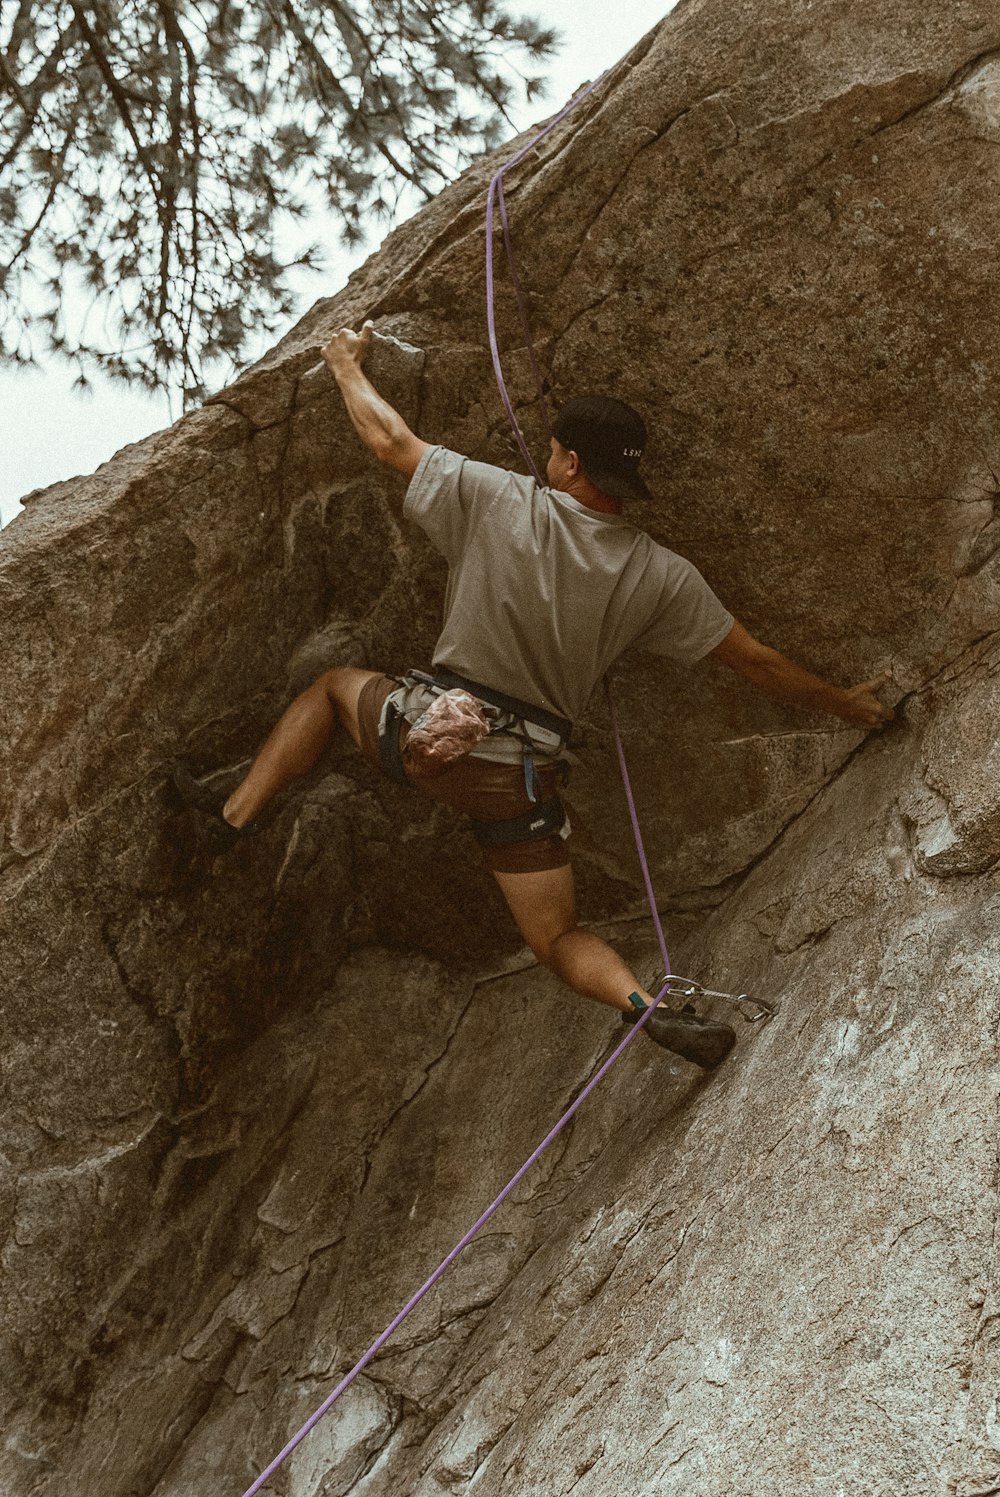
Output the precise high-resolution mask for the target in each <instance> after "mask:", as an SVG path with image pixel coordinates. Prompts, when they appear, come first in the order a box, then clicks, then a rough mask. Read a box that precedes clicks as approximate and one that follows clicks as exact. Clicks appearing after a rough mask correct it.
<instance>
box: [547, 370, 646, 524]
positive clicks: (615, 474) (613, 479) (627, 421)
mask: <svg viewBox="0 0 1000 1497" xmlns="http://www.w3.org/2000/svg"><path fill="white" fill-rule="evenodd" d="M552 435H553V436H554V437H555V439H556V441H557V442H558V443H559V444H560V446H562V447H565V448H566V449H567V451H569V452H575V453H576V455H577V456H578V457H579V459H580V462H581V464H582V466H583V471H584V473H585V474H586V475H587V477H588V478H589V479H590V481H591V483H592V484H593V485H594V487H595V488H596V489H600V491H601V493H602V494H607V495H608V497H609V498H611V499H652V497H653V496H652V494H651V493H650V492H649V490H648V489H647V487H646V485H645V484H644V483H643V481H642V479H641V478H640V477H639V460H640V458H641V457H642V454H643V449H644V448H645V446H646V426H645V422H644V421H643V419H642V417H641V416H640V415H639V412H638V411H634V410H633V409H632V407H631V406H630V405H626V404H625V402H624V401H623V400H615V399H614V397H613V396H611V395H574V396H573V398H572V400H567V402H566V404H565V405H564V406H563V407H562V409H561V410H560V412H559V414H558V416H556V419H555V421H554V422H553V423H552Z"/></svg>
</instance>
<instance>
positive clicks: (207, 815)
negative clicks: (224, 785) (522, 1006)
mask: <svg viewBox="0 0 1000 1497" xmlns="http://www.w3.org/2000/svg"><path fill="white" fill-rule="evenodd" d="M171 783H172V785H173V787H174V790H175V791H176V792H177V795H178V797H179V799H180V801H181V803H182V805H184V806H185V807H186V808H187V810H189V811H193V812H194V813H195V822H196V825H197V827H198V831H199V832H200V833H201V835H202V837H203V839H204V840H205V841H206V842H207V843H208V844H209V845H210V850H211V851H213V852H225V851H226V849H227V848H230V847H232V846H233V845H234V843H236V842H239V840H240V839H241V838H242V837H252V836H253V835H254V834H255V833H256V832H259V831H260V823H259V822H256V821H251V822H250V823H249V825H247V826H230V824H229V822H228V821H227V820H226V819H225V817H224V816H223V814H222V808H223V806H224V805H225V804H226V801H227V799H228V797H227V796H226V795H224V794H223V793H222V792H221V791H219V790H213V789H212V787H211V786H210V785H204V784H202V782H201V781H200V780H196V779H195V778H194V776H193V775H192V774H190V773H189V772H188V770H186V769H185V768H184V766H183V765H182V764H179V765H178V766H177V768H176V769H175V770H174V772H173V774H172V775H171Z"/></svg>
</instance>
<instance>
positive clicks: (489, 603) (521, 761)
mask: <svg viewBox="0 0 1000 1497" xmlns="http://www.w3.org/2000/svg"><path fill="white" fill-rule="evenodd" d="M372 334H373V326H372V323H371V322H366V323H365V324H364V327H363V328H362V330H361V332H360V333H356V332H354V331H352V330H351V329H349V328H342V329H341V330H340V331H339V332H337V333H335V334H334V335H333V337H332V338H331V339H330V341H329V343H328V344H327V345H326V347H325V348H324V349H323V351H322V353H323V359H324V361H325V362H326V364H327V366H328V368H329V370H330V372H331V373H332V375H333V377H334V378H335V380H336V381H337V384H338V386H339V388H340V393H341V396H342V398H343V400H344V402H345V405H346V407H347V412H348V414H349V416H350V419H351V421H352V422H353V424H354V426H355V429H356V430H357V432H358V435H359V436H360V438H361V440H362V441H363V442H364V444H365V445H366V446H367V447H368V448H369V449H370V450H371V451H372V452H373V453H374V454H375V456H376V457H377V458H379V459H380V460H381V461H382V462H383V463H385V464H387V465H388V466H389V467H390V468H393V469H395V470H396V471H397V472H398V473H401V474H402V475H403V476H404V477H405V478H406V479H407V480H409V485H408V488H407V490H406V495H405V499H404V500H403V504H402V514H403V515H404V516H405V517H406V518H407V519H410V520H413V521H415V523H416V524H418V525H419V526H420V527H421V528H422V529H423V530H424V531H425V532H426V534H427V535H428V537H429V538H430V540H431V542H432V544H433V545H434V546H435V548H436V549H437V550H438V551H440V552H441V553H442V554H443V555H444V557H445V559H446V560H447V562H448V566H449V576H448V587H447V593H446V597H445V618H444V627H443V631H442V633H441V635H440V638H439V640H438V643H437V646H436V648H435V651H434V661H433V668H432V672H431V673H430V674H429V675H425V674H422V673H420V672H411V673H410V674H409V675H407V676H406V677H403V678H393V677H390V676H386V675H383V674H382V673H381V672H379V671H372V670H361V669H358V668H355V667H353V666H336V667H334V668H332V669H330V670H327V671H325V672H324V673H323V674H322V675H321V676H320V677H319V678H318V680H316V681H315V682H314V683H313V685H312V686H310V687H309V688H308V689H307V690H306V691H304V692H303V693H302V694H301V695H300V696H299V697H298V698H297V699H296V700H295V701H294V702H292V704H291V706H290V707H289V708H288V709H287V711H286V712H285V713H284V715H283V716H282V718H281V719H280V721H279V722H278V724H277V726H276V727H275V728H274V730H273V732H272V733H271V735H270V737H269V738H268V739H267V741H266V742H265V744H264V746H263V748H262V749H261V750H260V752H259V754H258V755H257V758H256V759H255V760H254V762H253V764H252V766H251V768H250V770H249V772H248V773H247V775H246V777H245V778H244V779H243V780H242V781H241V783H240V784H238V785H237V786H236V787H235V789H233V790H232V793H231V794H229V795H228V796H227V797H224V796H223V795H222V794H221V793H219V792H217V791H214V790H213V789H212V787H211V786H210V785H208V784H202V783H200V782H198V781H196V780H194V779H192V777H191V776H190V775H189V774H187V772H186V771H184V770H180V771H178V773H177V775H176V777H175V783H176V784H177V787H178V789H179V791H180V793H181V795H182V797H183V799H184V800H185V802H186V803H187V804H188V805H189V806H191V807H193V808H194V809H195V810H196V811H197V812H199V813H200V814H201V815H202V816H204V817H207V818H208V819H209V822H208V824H209V825H211V826H212V827H213V828H214V835H215V836H216V837H217V838H218V839H220V843H221V842H227V843H228V842H229V841H233V840H235V839H236V838H238V837H240V836H245V835H247V834H248V833H250V832H253V831H255V830H256V819H257V818H258V817H259V816H260V814H261V812H262V810H263V809H264V807H265V806H266V805H267V803H268V802H269V801H270V800H271V799H272V797H273V796H275V795H276V794H277V793H278V792H279V791H280V790H281V789H282V788H283V787H284V786H286V785H287V784H289V783H290V781H292V780H293V779H295V778H297V777H298V776H300V775H303V774H305V773H306V772H307V771H308V770H310V769H311V768H312V767H313V765H315V764H316V762H317V761H318V760H319V758H320V756H321V755H322V753H323V752H324V750H325V749H326V747H327V745H328V743H329V741H330V737H331V734H332V732H333V730H334V728H335V726H336V724H337V723H338V721H339V722H340V723H341V724H342V725H343V726H344V727H345V728H346V730H347V732H348V733H349V734H350V735H351V737H352V739H353V740H354V742H355V744H356V745H357V746H358V748H359V749H360V750H361V752H362V753H363V754H364V755H365V757H366V758H367V759H368V760H369V762H370V763H371V764H372V765H373V766H376V767H379V768H381V769H382V770H383V771H384V772H386V773H388V774H390V775H392V776H393V777H394V778H396V779H399V780H401V781H404V782H408V783H410V784H411V785H414V786H415V787H416V788H418V789H419V790H421V791H422V792H423V793H424V794H425V795H427V796H429V797H430V798H431V799H434V800H438V801H442V802H445V803H446V804H449V805H451V806H453V807H455V808H457V809H458V810H460V811H463V812H464V813H465V814H466V815H468V816H469V817H470V818H471V821H472V825H473V830H474V832H475V834H476V836H477V838H478V840H479V841H480V844H481V846H482V851H483V855H484V857H485V860H486V863H487V865H488V866H489V868H490V869H491V871H492V873H493V876H494V878H495V879H496V881H497V883H498V885H499V887H500V890H501V892H502V893H503V895H504V898H505V899H506V902H507V904H508V906H509V908H510V911H511V914H512V915H513V917H514V920H515V921H516V923H517V925H518V928H519V929H520V931H521V934H522V935H523V937H524V939H525V941H526V942H527V944H528V946H529V947H530V948H531V950H532V951H533V952H534V954H535V955H536V957H537V958H538V960H539V961H540V962H542V963H543V964H544V965H545V966H547V967H549V968H550V969H551V970H552V971H553V972H554V973H556V974H557V975H558V976H559V977H560V978H561V979H562V980H563V981H564V982H565V983H566V984H567V985H568V986H569V987H571V988H573V989H574V990H575V991H576V992H577V993H581V994H583V995H585V996H587V997H589V998H594V999H597V1000H598V1001H600V1002H602V1003H605V1004H608V1005H610V1006H611V1007H613V1008H616V1009H618V1010H620V1012H621V1014H622V1017H623V1020H624V1021H625V1022H626V1023H627V1022H634V1021H635V1019H636V1017H637V1016H638V1015H639V1014H640V1013H641V1012H642V1011H643V1009H644V1008H645V1006H647V1005H648V1004H649V1003H650V1002H651V1001H652V999H651V996H650V993H649V991H648V990H647V988H646V987H645V986H643V984H641V983H640V982H639V981H638V980H637V978H636V976H635V975H634V974H633V973H632V971H631V970H630V969H629V967H628V966H627V965H626V963H625V962H624V961H623V960H622V958H621V957H620V956H619V955H618V954H617V953H616V952H615V951H613V950H612V948H611V947H610V946H608V945H607V944H606V943H605V942H604V941H602V940H601V939H600V938H599V937H598V936H596V935H594V934H593V933H591V932H588V931H584V930H581V929H580V928H579V926H578V925H577V923H576V904H575V894H574V883H573V874H572V871H571V868H570V860H569V852H568V848H567V838H568V835H569V824H568V821H567V819H566V817H565V812H564V810H563V807H562V804H561V801H560V798H559V788H560V786H561V784H562V783H563V782H564V777H565V773H566V760H565V751H566V745H567V740H568V738H569V734H570V730H571V724H572V722H573V720H574V719H575V718H576V717H577V716H578V715H579V713H580V712H581V711H582V710H583V708H584V707H585V705H586V703H587V700H588V698H589V697H590V695H591V692H592V691H593V689H594V687H595V685H596V684H597V682H598V681H599V680H600V678H601V677H602V676H603V675H604V673H605V672H606V671H607V670H608V668H609V667H610V666H611V664H612V663H613V661H614V660H615V659H616V658H617V657H618V656H619V655H620V654H621V653H622V652H623V651H624V650H625V649H626V648H628V647H629V646H632V645H635V646H637V647H639V648H642V649H644V650H647V651H651V652H653V653H656V654H660V655H664V656H668V657H670V658H673V659H675V660H678V661H681V662H683V663H687V664H693V663H694V662H695V661H697V660H700V659H701V658H703V657H704V656H706V655H711V656H713V657H714V658H715V659H716V660H718V661H721V663H722V664H723V665H726V666H729V667H730V668H731V669H732V670H734V671H737V672H738V673H739V674H740V675H742V676H745V677H746V678H747V679H748V680H750V681H752V682H753V683H754V684H755V685H757V686H759V687H761V688H762V689H763V690H765V691H767V692H769V693H770V694H772V695H774V696H776V697H778V698H780V699H781V700H783V701H786V702H790V703H797V704H800V705H802V706H805V707H809V708H812V709H820V710H823V711H827V712H830V713H833V714H834V715H836V716H838V717H840V718H843V719H844V720H845V721H847V722H849V723H853V724H856V725H858V726H860V727H864V728H873V727H879V726H881V725H882V724H883V723H886V722H888V721H889V719H890V717H891V715H892V714H891V713H890V712H889V711H887V710H886V709H885V708H884V707H883V706H882V705H881V704H880V702H879V701H878V699H877V697H876V695H875V693H876V691H877V690H878V689H879V687H881V686H882V685H884V684H885V682H886V681H888V680H889V677H888V676H887V675H885V676H880V677H878V678H877V679H875V680H871V681H866V682H863V683H862V684H861V685H859V686H855V687H853V688H851V689H847V690H844V689H841V688H839V687H836V686H833V685H831V684H830V683H829V682H826V681H824V680H822V679H820V678H819V677H817V676H814V675H812V674H810V672H808V671H806V670H804V669H802V668H801V667H800V666H798V665H795V664H794V663H793V662H792V661H790V660H788V659H786V658H785V657H784V656H783V655H780V654H779V653H778V652H777V651H776V650H773V649H770V648H768V647H767V646H766V645H763V644H761V643H759V642H758V641H757V640H755V639H754V638H752V637H751V635H750V634H748V633H747V631H746V629H744V628H743V627H742V625H740V624H739V623H737V622H736V621H735V620H734V619H733V617H732V615H731V614H730V613H729V612H727V610H726V609H725V608H724V607H723V605H722V604H721V603H720V602H719V600H718V598H717V597H716V596H715V594H714V593H713V592H712V591H711V589H710V588H709V586H708V584H707V583H706V582H705V581H704V579H703V578H702V577H701V575H700V574H699V573H698V572H697V571H696V570H695V568H694V567H693V566H691V564H690V563H689V562H686V561H684V560H683V559H682V558H681V557H679V556H677V555H675V554H674V553H673V552H670V551H668V550H667V549H666V548H665V547H663V546H659V545H657V544H656V543H655V542H654V541H652V540H651V539H650V537H649V536H648V535H647V534H646V533H645V532H644V531H642V530H639V529H637V528H636V527H635V526H634V525H633V524H632V523H631V521H630V520H628V519H626V518H625V516H624V514H623V504H624V502H625V501H628V500H632V499H636V500H641V499H646V498H649V497H650V496H649V491H648V489H647V488H646V485H645V483H644V482H643V480H642V478H641V477H640V476H639V472H638V467H639V459H640V458H641V456H642V451H643V447H644V445H645V441H646V431H645V427H644V425H643V422H642V420H641V418H640V417H639V415H638V413H637V412H635V411H634V410H633V409H632V408H631V407H629V406H626V405H624V404H622V403H621V402H620V401H617V400H613V399H611V398H609V397H605V396H578V397H576V398H575V399H572V400H570V401H569V402H568V403H567V404H566V405H565V406H564V407H563V408H562V410H561V411H560V412H559V415H558V416H557V418H556V421H555V424H554V436H553V438H552V441H551V444H550V455H549V459H548V464H547V468H546V477H547V479H548V486H547V487H539V486H538V485H537V484H536V483H535V481H534V480H533V479H531V478H527V477H523V476H521V475H518V474H514V473H510V472H507V471H506V470H504V469H501V468H494V467H490V466H488V465H486V464H484V463H478V462H472V461H470V460H468V459H466V458H463V457H461V456H459V455H458V454H456V453H454V452H450V451H448V450H447V449H445V448H443V447H438V446H432V445H430V444H428V443H427V442H424V441H422V440H421V439H420V438H419V437H418V436H416V435H415V434H414V433H413V432H412V431H411V430H410V429H409V427H408V426H407V424H406V422H405V421H404V420H403V419H402V417H401V416H400V415H399V414H398V412H396V411H395V410H394V409H393V408H392V407H391V406H390V405H389V404H388V403H387V402H386V401H385V400H384V399H383V398H382V397H381V396H380V395H379V394H378V392H377V391H376V390H375V388H374V387H373V386H372V384H371V383H370V382H369V380H368V379H367V377H366V375H365V374H364V372H363V369H362V365H363V363H364V359H365V355H366V353H367V350H368V347H369V344H370V342H371V339H372ZM411 737H412V739H413V744H412V746H411V744H410V739H411ZM418 749H419V752H418ZM439 751H440V752H439ZM436 755H437V756H438V760H437V762H436V759H435V756H436ZM442 755H443V757H441V756H442ZM442 765H444V767H442ZM646 1033H647V1034H649V1036H650V1038H652V1039H653V1040H655V1041H656V1042H657V1043H658V1044H660V1045H662V1046H664V1048H666V1049H668V1050H671V1051H673V1052H675V1053H676V1054H679V1055H681V1056H683V1057H685V1058H686V1059H689V1060H692V1061H694V1063H695V1064H697V1065H700V1066H701V1067H703V1068H704V1069H706V1070H708V1069H712V1068H714V1067H715V1066H716V1065H718V1064H719V1063H720V1061H721V1060H722V1059H724V1057H725V1055H726V1054H728V1052H729V1050H730V1049H731V1047H732V1045H733V1043H734V1041H735V1034H734V1033H733V1030H732V1029H731V1028H730V1027H729V1026H728V1025H726V1024H719V1023H714V1022H707V1021H705V1020H702V1019H701V1018H699V1017H698V1016H697V1015H696V1014H694V1013H693V1012H689V1011H688V1010H687V1009H685V1010H684V1011H682V1012H681V1013H675V1012H671V1011H669V1010H667V1009H665V1008H663V1007H661V1008H658V1009H657V1010H656V1011H655V1012H654V1013H653V1014H652V1015H651V1016H650V1018H649V1020H648V1021H647V1024H646Z"/></svg>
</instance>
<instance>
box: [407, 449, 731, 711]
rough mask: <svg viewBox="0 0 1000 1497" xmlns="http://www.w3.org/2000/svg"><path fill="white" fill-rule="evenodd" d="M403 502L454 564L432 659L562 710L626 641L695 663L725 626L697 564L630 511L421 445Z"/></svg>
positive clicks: (582, 701) (581, 695)
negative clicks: (595, 504)
mask: <svg viewBox="0 0 1000 1497" xmlns="http://www.w3.org/2000/svg"><path fill="white" fill-rule="evenodd" d="M403 512H404V514H405V515H406V516H407V517H408V518H409V519H412V520H414V521H415V522H416V523H417V524H419V525H420V526H421V527H422V528H423V529H424V530H425V531H426V533H427V535H428V537H429V538H430V540H431V542H432V544H433V545H434V546H435V547H436V549H437V550H438V551H440V552H441V554H442V555H443V556H444V557H445V559H446V561H447V562H448V566H449V575H448V588H447V592H446V595H445V618H444V627H443V629H442V632H441V636H440V639H439V641H438V645H437V648H436V650H435V653H434V664H435V666H443V667H446V668H448V669H451V670H455V671H458V672H460V673H461V674H463V675H465V676H468V677H471V678H472V679H473V680H476V681H484V682H488V683H489V684H490V685H491V686H492V687H494V689H496V690H498V691H503V692H506V693H508V694H509V695H510V696H513V697H518V698H520V699H521V700H523V701H527V702H534V703H535V704H537V705H538V706H541V707H544V708H546V709H547V710H548V711H550V712H555V713H558V714H559V716H561V717H566V718H568V719H570V721H574V720H575V719H576V718H578V717H579V716H580V714H581V712H582V711H583V709H584V708H585V706H586V704H587V701H588V699H589V697H590V695H591V693H592V691H593V689H594V687H595V686H596V684H597V682H598V681H599V680H600V679H601V677H602V676H603V675H604V673H605V672H606V671H607V669H608V668H609V666H610V665H611V664H612V662H613V661H614V660H615V659H616V657H617V656H618V655H620V654H621V653H622V651H623V650H625V649H627V648H628V647H629V646H631V645H637V646H638V647H640V648H643V649H648V650H651V651H652V652H654V653H656V654H660V655H666V656H669V657H671V658H673V659H676V660H679V661H683V662H691V661H694V660H698V659H700V658H701V657H702V656H703V655H705V654H707V653H708V651H709V650H711V649H713V648H714V646H715V645H717V644H718V643H719V641H720V640H721V639H723V638H724V637H725V635H726V634H727V633H728V631H729V629H730V628H731V627H732V623H733V620H732V615H731V614H729V613H728V612H727V611H726V609H725V608H723V606H722V604H721V603H720V602H719V600H718V599H717V598H716V597H715V594H714V593H713V592H712V591H711V589H710V588H709V587H708V585H707V583H706V582H705V581H704V579H703V578H702V577H701V575H700V574H699V573H698V571H697V570H696V569H695V568H694V567H693V566H691V564H690V563H689V562H686V561H684V560H683V559H682V558H681V557H679V556H676V555H675V554H674V553H673V552H672V551H668V550H667V549H666V548H665V547H663V546H659V545H657V544H656V542H654V541H653V540H652V539H651V538H650V537H649V536H648V535H647V534H646V533H645V532H644V531H642V530H638V529H636V527H635V526H634V525H633V524H632V523H631V521H630V520H628V519H626V518H625V517H624V516H622V515H615V514H609V513H604V512H601V511H598V510H594V509H591V508H589V507H588V506H587V505H585V504H582V503H580V502H579V501H578V500H576V499H574V498H573V497H572V496H571V495H569V494H566V493H561V492H559V491H558V490H555V489H551V488H544V487H540V486H539V485H538V484H536V483H535V481H534V480H533V479H531V478H528V477H525V476H522V475H520V474H515V473H509V472H507V471H506V470H505V469H502V468H494V467H491V466H489V465H487V464H485V463H476V462H472V461H470V460H469V459H467V458H463V457H461V456H459V455H458V454H457V453H453V452H449V451H448V450H447V449H446V448H443V447H431V448H429V449H428V450H427V451H426V452H425V453H424V455H423V458H422V459H421V462H420V465H419V467H418V468H417V470H416V472H415V473H414V475H413V479H412V481H411V483H410V487H409V490H408V492H407V496H406V503H405V506H404V511H403Z"/></svg>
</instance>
